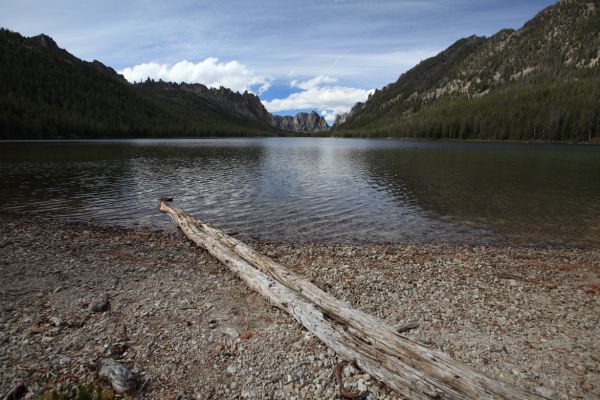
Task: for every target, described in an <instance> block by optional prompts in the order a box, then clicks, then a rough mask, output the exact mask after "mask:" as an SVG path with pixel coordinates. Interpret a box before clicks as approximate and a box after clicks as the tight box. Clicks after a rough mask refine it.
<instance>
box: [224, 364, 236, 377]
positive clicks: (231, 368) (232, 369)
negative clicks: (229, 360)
mask: <svg viewBox="0 0 600 400" xmlns="http://www.w3.org/2000/svg"><path fill="white" fill-rule="evenodd" d="M225 372H227V373H228V374H229V375H234V374H235V373H236V372H237V368H236V366H235V365H234V364H231V365H229V366H228V367H227V369H225Z"/></svg>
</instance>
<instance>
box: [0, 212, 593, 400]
mask: <svg viewBox="0 0 600 400" xmlns="http://www.w3.org/2000/svg"><path fill="white" fill-rule="evenodd" d="M0 219H1V221H2V223H1V224H0V253H1V254H2V257H1V258H0V273H1V274H2V280H1V284H0V295H1V298H2V302H1V307H0V389H1V390H2V392H1V393H0V395H2V396H4V395H5V394H6V393H7V392H9V391H10V390H11V388H14V387H17V386H18V385H21V384H22V385H24V386H25V387H26V388H27V391H28V394H27V395H26V396H29V397H37V396H43V395H44V394H46V395H47V396H48V394H49V393H52V392H53V391H54V392H56V393H59V392H61V391H62V392H65V391H68V390H72V388H74V387H77V386H78V385H79V387H86V385H88V384H89V385H90V387H94V388H102V390H103V391H104V394H105V395H106V396H107V397H110V396H112V395H113V393H112V391H111V388H110V385H108V384H107V383H105V382H102V381H101V380H99V378H98V371H97V361H98V360H100V359H105V358H112V359H115V360H117V361H119V362H120V363H122V364H123V365H124V366H126V367H127V368H129V369H130V370H131V371H133V372H134V373H135V374H136V376H137V379H138V389H137V390H136V391H135V393H134V395H135V397H136V398H146V399H211V398H212V399H224V398H269V399H270V398H286V399H293V398H295V399H322V398H325V399H333V398H336V396H337V395H338V385H337V382H336V377H335V366H336V364H337V363H339V362H340V361H341V359H340V358H339V357H337V355H336V354H335V353H334V352H332V351H331V350H328V349H327V348H326V347H324V345H323V344H322V343H320V342H319V340H318V339H316V338H315V337H314V336H312V335H311V334H310V333H308V332H307V331H306V330H305V329H303V328H302V327H301V326H300V325H299V324H297V323H296V322H295V321H294V320H293V319H292V318H291V317H289V316H288V315H287V314H285V313H284V312H282V311H280V310H278V309H276V308H274V307H272V306H271V305H270V304H269V303H268V302H267V301H266V300H264V299H263V298H261V297H260V296H259V295H257V294H256V293H254V292H252V291H251V290H250V289H248V288H246V287H245V285H244V284H243V283H242V282H241V281H240V280H238V279H237V278H236V277H235V276H234V275H233V274H232V273H231V272H230V271H229V270H228V269H227V268H226V267H225V266H224V265H222V264H220V263H219V262H218V261H216V260H215V259H213V258H212V257H211V256H210V255H208V253H206V252H205V251H204V250H202V249H199V248H196V247H195V246H194V245H193V244H191V243H190V242H188V241H187V240H186V239H184V238H183V237H182V235H180V234H179V233H166V232H161V231H153V230H150V229H146V228H139V229H136V228H130V229H125V228H116V227H101V226H93V225H87V224H82V223H69V222H61V221H54V220H46V219H41V218H37V217H33V218H30V217H27V218H26V217H24V216H8V215H2V216H0ZM241 239H243V240H245V239H246V238H241ZM249 243H250V244H251V245H252V246H254V247H255V248H256V249H257V250H259V251H261V252H262V253H264V254H266V255H268V256H270V257H272V258H274V259H275V260H277V261H278V262H280V263H281V264H282V265H284V266H286V267H287V268H289V269H291V270H293V271H295V272H297V273H299V274H301V275H303V276H304V277H306V278H307V279H310V280H311V281H313V282H314V283H315V284H316V285H318V286H319V287H321V288H323V289H324V290H326V291H327V292H329V293H331V294H333V295H334V296H336V297H337V298H339V299H342V300H344V301H346V302H348V303H349V304H351V305H352V306H353V307H355V308H358V309H360V310H363V311H365V312H367V313H370V314H373V315H376V316H378V317H380V318H382V319H384V320H385V321H386V322H387V323H388V324H390V325H392V326H396V325H402V324H406V323H409V322H414V324H413V326H416V328H414V329H411V330H409V331H407V332H406V333H405V334H406V335H407V336H409V337H411V338H413V339H415V340H418V341H420V342H421V343H423V344H425V345H427V346H431V347H432V348H436V349H439V350H442V351H444V352H446V353H448V354H449V355H450V356H451V357H453V358H454V359H456V360H458V361H461V362H463V363H464V364H466V365H468V366H470V367H471V368H473V369H474V370H476V371H479V372H481V373H483V374H485V375H487V376H489V377H491V378H495V379H498V380H501V381H505V382H508V383H511V384H514V385H517V386H520V387H523V388H525V389H528V390H530V391H532V392H536V393H539V394H542V395H544V396H547V397H549V398H555V399H574V398H583V399H593V398H598V397H600V340H598V338H599V337H600V314H599V313H598V310H599V309H600V308H599V306H600V250H598V249H592V248H560V247H553V248H528V247H507V246H498V247H494V246H473V245H460V244H330V243H263V242H252V241H249ZM342 378H343V381H344V384H345V385H346V386H347V387H350V388H357V389H359V390H361V391H368V397H367V398H370V399H386V398H389V399H393V398H396V396H395V395H394V394H393V393H392V392H390V391H389V390H388V389H387V388H386V387H385V386H384V385H382V384H381V383H379V382H377V381H376V380H375V379H373V378H372V377H370V376H369V375H367V374H364V373H363V372H361V371H359V370H357V369H355V368H353V367H352V366H348V367H346V368H345V369H344V371H343V375H342Z"/></svg>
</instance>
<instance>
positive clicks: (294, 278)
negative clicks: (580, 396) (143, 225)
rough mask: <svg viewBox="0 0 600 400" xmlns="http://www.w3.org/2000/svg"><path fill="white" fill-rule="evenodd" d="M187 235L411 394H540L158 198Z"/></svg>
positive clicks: (349, 355) (331, 343) (332, 343)
mask: <svg viewBox="0 0 600 400" xmlns="http://www.w3.org/2000/svg"><path fill="white" fill-rule="evenodd" d="M160 210H161V212H163V213H167V214H169V216H171V218H172V219H173V222H174V223H175V224H176V225H177V226H178V227H179V228H180V229H181V231H182V232H183V233H184V235H185V236H186V237H188V238H189V239H190V240H192V241H193V242H194V243H196V244H197V245H199V246H201V247H203V248H205V249H206V250H207V251H208V252H209V253H210V254H212V255H213V256H214V257H215V258H217V259H218V260H220V261H221V262H223V263H224V264H225V265H227V266H228V267H229V269H230V270H232V271H233V272H234V273H235V274H236V275H238V277H240V278H241V279H242V280H243V281H244V282H245V283H246V284H247V285H248V286H249V287H250V288H252V289H253V290H255V291H257V292H258V293H260V294H261V295H263V296H264V297H266V298H267V299H269V301H270V302H271V303H272V304H274V305H275V306H277V307H279V308H281V309H283V310H285V311H287V312H288V313H289V314H290V315H291V316H292V317H294V318H295V319H296V320H297V321H298V322H299V323H301V324H302V325H304V327H306V329H308V330H309V331H310V332H311V333H313V334H314V335H315V336H317V337H318V338H319V339H320V340H322V341H323V342H324V343H325V344H326V345H327V346H328V347H330V348H331V349H333V350H334V351H336V352H337V353H338V354H340V355H341V356H342V357H344V358H346V359H348V360H353V361H356V363H357V364H358V366H359V367H360V368H361V369H363V370H364V371H366V372H368V373H369V374H371V375H373V376H375V377H377V378H378V379H379V380H380V381H382V382H384V383H385V384H387V385H388V386H389V387H390V388H391V389H393V390H394V391H396V392H397V393H399V394H401V395H403V396H405V397H407V398H409V399H431V398H439V399H541V398H543V397H542V396H539V395H536V394H533V393H527V392H525V391H523V390H521V389H518V388H514V387H511V386H509V385H507V384H505V383H502V382H499V381H496V380H493V379H490V378H487V377H485V376H483V375H481V374H479V373H477V372H475V371H473V370H471V369H470V368H468V367H467V366H465V365H462V364H460V363H458V362H456V361H453V360H451V359H450V358H449V357H448V356H447V355H446V354H444V353H442V352H440V351H437V350H433V349H430V348H427V347H425V346H423V345H421V344H419V343H418V342H415V341H413V340H410V339H408V338H406V337H404V336H401V335H399V334H398V333H397V332H395V331H394V329H393V328H392V327H389V326H387V325H386V324H385V323H384V322H383V321H382V320H380V319H379V318H376V317H374V316H372V315H369V314H366V313H364V312H361V311H359V310H355V309H353V308H352V307H350V306H349V305H348V304H346V303H344V302H342V301H340V300H338V299H336V298H335V297H333V296H331V295H329V294H328V293H326V292H324V291H322V290H321V289H319V288H318V287H316V286H315V285H314V284H312V283H311V282H309V281H307V280H305V279H303V278H301V277H300V276H298V275H296V274H294V273H292V272H291V271H288V270H286V269H285V268H284V267H283V266H281V265H280V264H278V263H277V262H275V261H274V260H272V259H271V258H269V257H266V256H264V255H261V254H259V253H258V252H256V251H255V250H254V249H252V248H251V247H250V246H248V245H246V244H244V243H243V242H241V241H239V240H237V239H234V238H232V237H230V236H229V235H227V234H226V233H225V232H223V231H222V230H220V229H217V228H215V227H213V226H211V225H209V224H207V223H204V222H202V221H199V220H195V219H193V218H191V217H190V216H189V215H187V214H186V213H184V212H183V211H181V210H180V209H178V208H177V207H172V206H171V205H169V204H168V203H167V202H165V201H161V204H160Z"/></svg>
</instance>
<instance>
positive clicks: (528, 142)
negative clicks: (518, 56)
mask: <svg viewBox="0 0 600 400" xmlns="http://www.w3.org/2000/svg"><path fill="white" fill-rule="evenodd" d="M214 139H232V140H236V139H238V140H239V139H355V140H384V141H401V142H448V143H497V144H500V143H508V144H524V145H548V144H554V145H569V146H573V145H590V146H600V138H592V140H591V141H589V140H584V141H574V140H562V141H561V140H541V139H536V140H513V139H507V140H500V139H452V138H443V139H433V138H426V137H422V138H419V137H404V136H398V137H394V136H360V135H357V136H353V135H350V136H344V135H339V136H338V135H313V134H311V133H307V134H305V135H271V136H269V135H265V136H181V137H168V136H166V137H127V138H125V137H121V138H111V137H96V138H85V137H81V138H62V139H61V138H54V139H48V138H46V139H44V138H35V139H0V143H35V142H41V143H42V142H119V141H123V142H127V141H134V140H137V141H144V140H148V141H169V140H214Z"/></svg>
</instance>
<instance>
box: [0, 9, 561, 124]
mask: <svg viewBox="0 0 600 400" xmlns="http://www.w3.org/2000/svg"><path fill="white" fill-rule="evenodd" d="M553 3H554V1H550V0H525V1H523V0H520V1H514V0H437V1H434V0H420V1H418V0H395V1H392V0H370V1H368V0H367V1H365V0H306V1H285V0H240V1H238V0H236V1H226V0H222V1H215V0H211V1H207V0H200V1H191V0H172V1H168V2H167V1H151V0H131V1H114V0H110V1H95V2H87V1H84V2H82V1H80V0H78V1H75V0H60V1H41V0H17V1H15V0H0V10H1V12H0V26H2V27H5V28H8V29H12V30H15V31H17V32H20V33H22V34H24V35H26V36H32V35H36V34H39V33H46V34H48V35H50V36H52V37H53V38H54V39H55V40H56V41H57V42H58V44H59V46H61V47H63V48H65V49H67V50H68V51H70V52H71V53H73V54H75V55H76V56H78V57H80V58H83V59H86V60H93V59H98V60H100V61H102V62H103V63H105V64H107V65H110V66H111V67H113V68H115V69H116V70H118V71H120V72H122V73H124V74H125V76H126V77H127V78H128V79H130V80H139V79H142V78H143V77H145V76H151V77H153V78H162V79H165V80H179V81H190V82H201V83H204V84H207V85H210V86H219V85H223V86H226V87H230V88H232V89H234V90H239V91H243V90H250V91H252V92H254V93H257V94H259V95H260V97H261V99H262V100H263V102H264V103H265V105H266V106H267V108H268V109H269V110H271V111H273V112H276V113H278V114H292V113H295V112H297V111H299V110H312V109H314V110H317V111H318V112H320V113H322V114H324V115H326V116H327V118H328V120H329V121H331V120H332V119H333V116H334V115H335V114H336V113H339V112H343V111H345V110H347V109H348V108H349V107H350V106H351V105H352V104H354V102H356V101H359V100H364V99H365V98H366V97H367V96H368V93H369V92H370V90H372V89H374V88H380V87H382V86H384V85H385V84H388V83H390V82H393V81H395V80H396V79H397V78H398V76H399V75H400V74H401V73H402V72H404V71H406V70H407V69H410V68H411V67H413V66H414V65H415V64H417V63H418V62H419V61H420V60H423V59H425V58H428V57H430V56H433V55H435V54H437V53H438V52H439V51H441V50H443V49H445V48H446V47H448V46H449V45H450V44H452V43H454V42H455V41H456V40H458V39H460V38H462V37H466V36H470V35H472V34H477V35H486V36H489V35H491V34H493V33H495V32H497V31H498V30H500V29H502V28H519V27H520V26H522V24H523V23H524V22H525V21H527V20H528V19H530V18H531V17H533V16H534V15H535V14H536V13H537V12H539V11H540V10H542V9H543V8H545V7H547V6H548V5H551V4H553Z"/></svg>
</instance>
